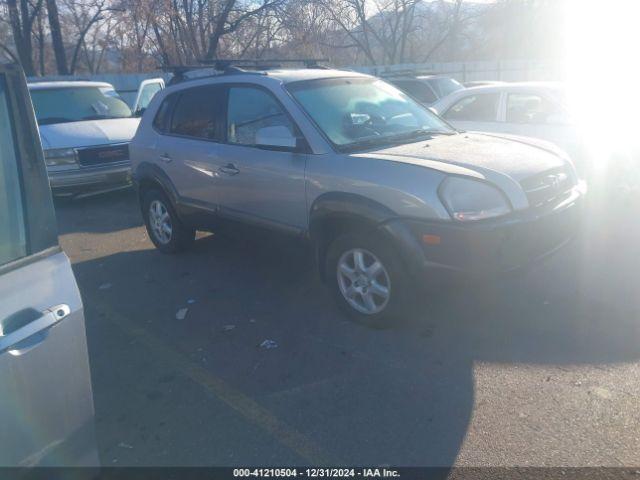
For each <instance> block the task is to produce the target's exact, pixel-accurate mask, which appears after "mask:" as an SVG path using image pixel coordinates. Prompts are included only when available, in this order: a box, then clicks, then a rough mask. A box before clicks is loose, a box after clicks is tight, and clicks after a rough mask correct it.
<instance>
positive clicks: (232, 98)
mask: <svg viewBox="0 0 640 480" xmlns="http://www.w3.org/2000/svg"><path fill="white" fill-rule="evenodd" d="M278 126H283V127H286V128H287V129H288V130H289V132H290V133H291V135H293V136H295V135H296V128H295V126H294V125H293V123H292V122H291V120H290V119H289V117H288V116H287V113H286V112H285V110H284V108H283V107H282V106H281V105H280V103H279V102H278V101H277V100H276V99H275V98H274V97H273V95H271V94H270V93H268V92H265V91H264V90H262V89H259V88H255V87H231V88H230V89H229V104H228V113H227V142H229V143H237V144H242V145H255V144H256V133H257V132H258V130H260V129H261V128H265V127H278Z"/></svg>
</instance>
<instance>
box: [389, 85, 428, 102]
mask: <svg viewBox="0 0 640 480" xmlns="http://www.w3.org/2000/svg"><path fill="white" fill-rule="evenodd" d="M393 84H394V85H395V86H396V87H398V88H399V89H400V90H404V91H405V92H406V93H408V94H409V95H411V96H412V97H413V98H415V99H416V100H419V101H420V102H425V103H433V102H435V101H436V100H437V97H436V96H435V94H434V93H433V91H432V90H431V88H430V87H429V85H427V84H426V83H423V82H418V81H416V80H394V81H393Z"/></svg>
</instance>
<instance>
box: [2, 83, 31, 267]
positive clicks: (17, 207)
mask: <svg viewBox="0 0 640 480" xmlns="http://www.w3.org/2000/svg"><path fill="white" fill-rule="evenodd" d="M7 97H8V96H7V91H6V87H5V83H4V78H3V77H2V76H0V265H4V264H5V263H8V262H11V261H13V260H17V259H18V258H21V257H24V256H25V255H26V253H27V248H26V236H25V227H24V213H23V206H22V198H21V191H20V177H19V175H18V161H17V155H16V151H15V145H14V142H13V128H12V124H11V115H10V112H9V105H8V98H7Z"/></svg>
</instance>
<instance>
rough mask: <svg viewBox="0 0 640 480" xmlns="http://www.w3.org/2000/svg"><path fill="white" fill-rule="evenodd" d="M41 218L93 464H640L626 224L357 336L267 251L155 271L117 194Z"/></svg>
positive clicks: (204, 255) (325, 299)
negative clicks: (68, 281)
mask: <svg viewBox="0 0 640 480" xmlns="http://www.w3.org/2000/svg"><path fill="white" fill-rule="evenodd" d="M57 215H58V223H59V227H60V238H61V243H62V246H63V247H64V249H65V251H66V252H67V254H68V255H69V257H70V258H71V260H72V262H73V266H74V271H75V273H76V276H77V279H78V282H79V285H80V289H81V292H82V295H83V300H84V304H85V311H86V321H87V335H88V342H89V354H90V361H91V370H92V377H93V391H94V400H95V408H96V430H97V441H98V445H99V452H100V458H101V462H102V463H103V464H104V465H226V466H230V465H242V466H244V465H265V466H266V465H291V464H297V465H303V464H316V465H319V464H325V465H345V464H347V465H403V466H411V465H419V466H423V465H451V464H456V465H471V466H496V465H500V466H505V465H506V466H512V465H532V466H560V465H562V466H565V465H566V466H587V465H607V466H621V465H625V466H637V465H640V434H639V432H640V409H639V408H638V399H639V398H640V382H638V380H639V379H640V345H639V343H638V340H639V339H640V315H639V313H640V308H639V307H640V298H639V295H638V293H639V291H638V290H639V289H638V282H637V272H638V267H639V266H640V259H639V258H638V248H637V245H638V244H637V240H638V238H640V235H639V234H638V233H639V231H638V222H637V221H635V222H623V221H614V220H612V219H610V218H608V219H607V221H605V220H603V219H604V218H605V215H604V214H603V213H601V212H600V213H599V210H598V208H597V207H596V208H594V210H593V211H592V212H591V213H590V214H588V215H587V216H586V217H587V219H588V221H587V225H586V226H585V229H584V231H583V232H582V234H581V237H580V238H579V239H578V240H577V241H576V242H574V243H573V244H572V245H570V246H569V247H567V248H566V249H564V250H563V251H562V252H561V253H559V254H557V255H556V256H554V257H552V258H550V259H548V260H546V261H545V262H544V263H542V264H540V265H538V266H536V267H535V268H533V269H532V270H531V271H530V272H528V273H527V274H526V275H518V276H511V277H508V278H505V279H501V280H499V281H491V282H489V281H487V282H483V283H481V284H478V283H476V284H471V285H468V286H464V287H462V286H461V287H459V288H455V289H450V290H448V291H446V292H442V293H440V294H438V296H437V298H432V299H430V300H429V301H426V300H424V301H421V302H420V304H416V305H415V306H414V307H415V308H413V310H414V311H413V313H412V315H410V318H407V320H406V321H405V322H404V323H403V324H401V325H398V326H397V327H395V328H392V329H388V330H371V329H367V328H364V327H362V326H359V325H356V324H353V323H352V322H350V321H348V320H347V319H346V318H345V317H344V316H343V314H342V313H341V312H339V311H338V310H337V309H336V307H335V306H334V304H333V303H332V301H331V299H330V298H329V295H328V294H327V292H326V291H325V290H324V288H323V287H322V285H321V283H320V282H319V280H318V279H317V278H316V275H315V271H314V268H313V265H312V263H311V262H310V261H309V260H308V257H307V255H306V252H305V251H304V250H303V249H301V248H299V247H298V246H297V245H295V244H292V243H291V242H288V241H284V240H283V239H278V238H272V237H271V236H269V235H267V234H262V233H259V232H253V233H252V234H250V235H240V234H233V235H229V234H228V233H227V232H216V233H215V234H202V235H201V237H200V238H199V240H198V241H197V242H196V245H195V248H194V250H193V251H191V252H188V253H185V254H181V255H177V256H167V255H163V254H161V253H159V252H157V251H156V250H155V249H154V248H153V246H152V244H151V242H150V241H149V239H148V237H147V235H146V232H145V230H144V227H143V224H142V219H141V216H140V213H139V209H138V206H137V201H136V197H135V194H134V193H133V192H132V191H123V192H116V193H112V194H107V195H102V196H98V197H93V198H85V199H83V200H77V201H63V202H57ZM625 216H626V214H620V218H625ZM632 218H633V217H632ZM635 218H637V217H635ZM618 220H619V219H618ZM185 308H186V309H187V311H186V314H185V315H184V318H182V319H178V318H176V317H177V313H178V312H179V311H180V310H181V309H185ZM182 313H185V312H184V310H183V312H182ZM178 316H180V315H178ZM265 340H271V341H273V343H270V342H267V343H266V344H264V343H263V342H265ZM261 345H271V346H273V347H274V348H266V347H265V346H261Z"/></svg>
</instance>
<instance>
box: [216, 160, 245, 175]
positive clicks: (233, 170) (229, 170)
mask: <svg viewBox="0 0 640 480" xmlns="http://www.w3.org/2000/svg"><path fill="white" fill-rule="evenodd" d="M218 171H219V172H220V173H224V174H225V175H237V174H238V173H240V170H238V168H237V167H236V166H235V165H234V164H233V163H227V164H226V165H224V166H222V167H220V168H219V169H218Z"/></svg>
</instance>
